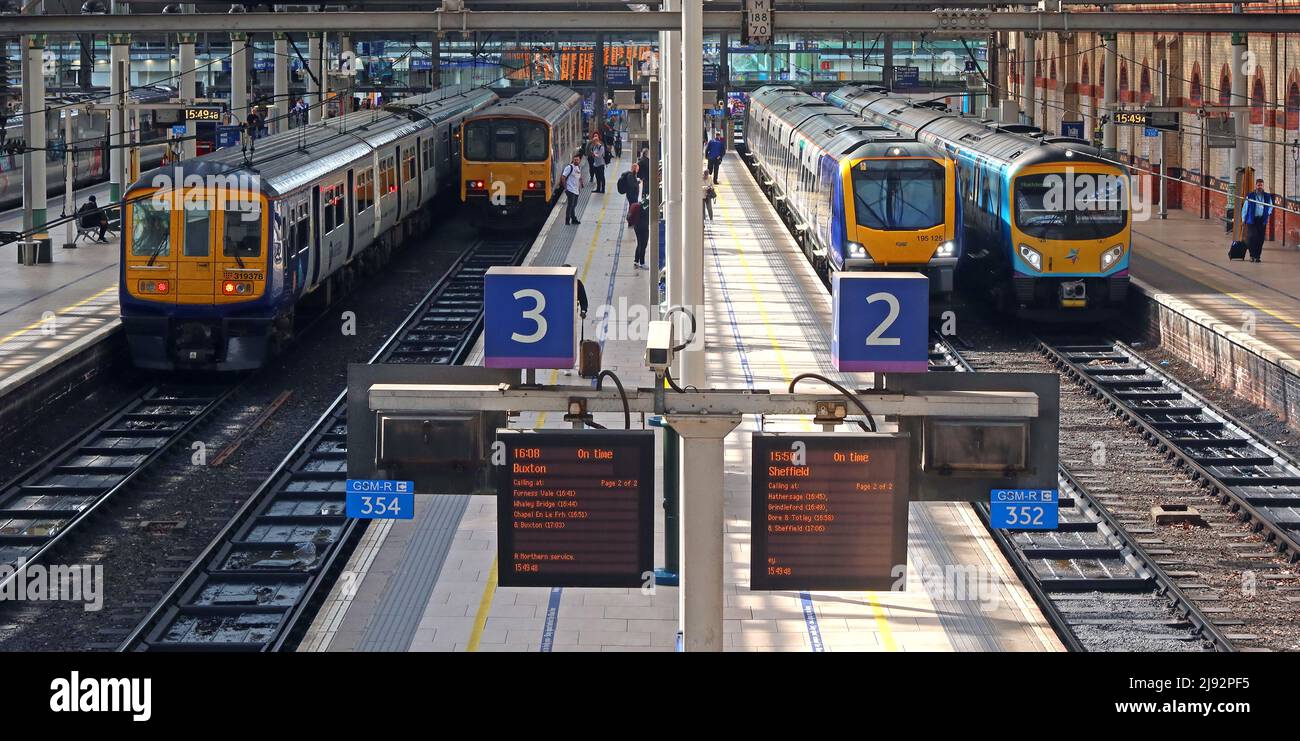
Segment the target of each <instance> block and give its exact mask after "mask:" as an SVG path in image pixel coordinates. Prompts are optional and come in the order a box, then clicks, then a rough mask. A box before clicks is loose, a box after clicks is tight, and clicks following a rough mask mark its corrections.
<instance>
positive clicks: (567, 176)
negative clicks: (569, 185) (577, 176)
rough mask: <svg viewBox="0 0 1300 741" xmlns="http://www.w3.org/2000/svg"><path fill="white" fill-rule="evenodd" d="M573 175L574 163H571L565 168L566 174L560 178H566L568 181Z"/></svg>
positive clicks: (561, 174) (563, 173)
mask: <svg viewBox="0 0 1300 741" xmlns="http://www.w3.org/2000/svg"><path fill="white" fill-rule="evenodd" d="M572 174H573V163H572V162H570V163H569V164H567V165H565V166H564V172H562V173H560V177H562V178H564V179H565V180H568V179H569V176H570V175H572Z"/></svg>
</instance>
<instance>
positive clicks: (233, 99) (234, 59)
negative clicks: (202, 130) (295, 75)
mask: <svg viewBox="0 0 1300 741" xmlns="http://www.w3.org/2000/svg"><path fill="white" fill-rule="evenodd" d="M248 111H249V109H248V34H246V33H238V32H236V33H232V34H230V117H231V118H232V119H234V122H235V123H237V124H245V123H248ZM248 136H249V137H250V138H251V137H252V136H253V132H251V131H250V132H248Z"/></svg>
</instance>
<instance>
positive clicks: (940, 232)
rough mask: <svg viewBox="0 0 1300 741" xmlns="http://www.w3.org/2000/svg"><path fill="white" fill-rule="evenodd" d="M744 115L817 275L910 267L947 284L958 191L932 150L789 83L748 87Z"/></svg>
mask: <svg viewBox="0 0 1300 741" xmlns="http://www.w3.org/2000/svg"><path fill="white" fill-rule="evenodd" d="M746 116H747V120H746V122H745V144H746V146H747V147H748V149H749V151H750V154H751V155H752V156H753V158H754V162H755V164H756V166H757V169H758V172H759V174H760V176H761V178H762V181H763V185H764V188H765V190H766V191H767V192H768V193H769V194H770V195H771V197H772V199H773V202H774V203H775V204H776V205H777V207H778V209H779V210H781V211H783V212H784V213H785V214H786V216H787V218H789V220H790V221H791V222H792V225H793V226H794V228H795V233H796V235H797V236H798V237H799V239H800V242H801V243H802V245H803V249H804V252H805V253H806V254H807V256H808V258H809V260H811V261H812V263H813V265H814V267H816V268H817V270H818V271H819V272H820V273H822V274H823V275H826V276H829V274H830V273H831V272H833V271H839V270H899V271H915V272H920V273H924V274H925V275H926V276H927V277H928V278H929V279H930V290H931V293H935V294H949V293H951V292H952V290H953V276H954V272H955V270H956V267H957V262H958V260H959V259H960V257H961V236H960V235H961V199H960V198H958V195H957V190H956V168H955V166H954V163H953V161H952V160H951V159H949V158H948V157H946V156H945V155H944V153H943V152H942V151H941V150H938V149H936V148H934V147H932V146H929V145H927V144H923V143H921V142H918V141H916V140H915V139H913V138H911V137H908V136H905V135H901V134H898V133H897V132H894V131H891V130H889V129H887V128H885V127H882V126H874V125H871V124H868V123H867V122H866V121H864V120H862V119H861V118H859V117H858V116H856V115H854V114H851V113H848V112H846V111H843V110H841V109H839V108H836V107H834V106H831V105H827V104H826V103H824V102H822V101H821V100H818V99H817V98H815V97H813V96H811V95H809V94H807V93H804V92H802V91H800V90H798V89H797V88H793V87H789V86H769V87H763V88H760V89H758V90H756V91H755V92H754V93H753V94H752V95H751V96H750V105H749V108H748V110H747V113H746Z"/></svg>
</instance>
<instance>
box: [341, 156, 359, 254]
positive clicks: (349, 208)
mask: <svg viewBox="0 0 1300 741" xmlns="http://www.w3.org/2000/svg"><path fill="white" fill-rule="evenodd" d="M353 182H354V178H353V173H352V168H348V182H347V186H346V188H347V189H346V190H345V191H344V197H343V202H344V204H346V208H344V209H343V214H344V216H343V218H344V220H345V221H347V223H348V236H347V239H348V252H347V255H348V259H351V258H352V249H353V247H354V245H355V244H356V239H357V235H356V231H357V230H356V223H357V217H356V213H357V203H356V188H355V187H354V185H353Z"/></svg>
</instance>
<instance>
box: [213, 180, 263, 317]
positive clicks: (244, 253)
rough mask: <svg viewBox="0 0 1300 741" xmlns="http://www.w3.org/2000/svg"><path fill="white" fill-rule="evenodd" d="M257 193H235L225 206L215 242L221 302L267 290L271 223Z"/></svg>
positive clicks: (217, 300)
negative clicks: (265, 246) (268, 225)
mask: <svg viewBox="0 0 1300 741" xmlns="http://www.w3.org/2000/svg"><path fill="white" fill-rule="evenodd" d="M266 217H267V214H266V211H265V209H264V208H263V203H262V198H261V196H260V195H259V194H257V193H250V192H242V193H231V194H230V195H229V197H228V198H227V199H226V202H225V203H223V204H222V210H221V214H220V217H219V218H216V219H214V221H215V222H216V225H215V226H216V229H215V232H214V234H213V236H214V239H213V241H212V258H211V262H212V264H213V266H214V270H213V272H214V277H215V283H214V293H215V296H216V299H215V300H216V302H217V303H223V302H224V301H241V300H247V299H248V298H250V297H252V296H255V295H258V294H260V293H261V292H262V291H263V290H265V285H266V279H267V275H266V273H267V264H268V260H267V254H266V251H265V249H264V245H266V244H267V243H268V240H267V236H268V235H267V234H266V231H265V227H266V225H267V224H268V223H269V220H268V219H267V218H266Z"/></svg>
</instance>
